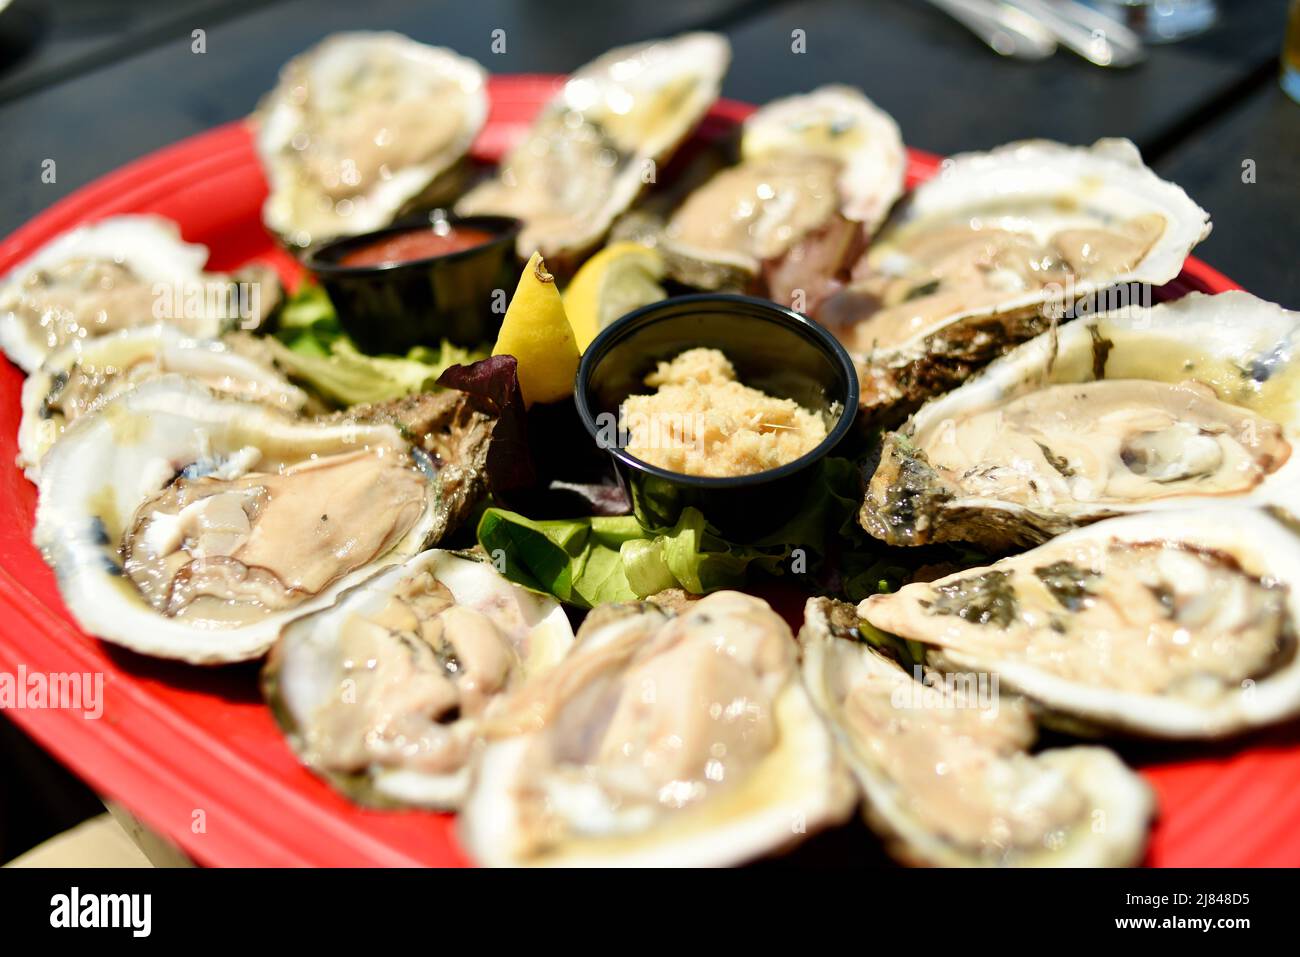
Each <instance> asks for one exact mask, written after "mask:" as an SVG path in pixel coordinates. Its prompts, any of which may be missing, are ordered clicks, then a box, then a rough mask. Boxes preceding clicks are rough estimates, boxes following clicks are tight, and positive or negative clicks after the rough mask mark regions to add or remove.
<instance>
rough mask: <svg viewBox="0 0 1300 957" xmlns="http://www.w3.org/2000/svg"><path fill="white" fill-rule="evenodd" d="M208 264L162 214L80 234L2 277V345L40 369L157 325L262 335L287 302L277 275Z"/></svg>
mask: <svg viewBox="0 0 1300 957" xmlns="http://www.w3.org/2000/svg"><path fill="white" fill-rule="evenodd" d="M207 261H208V249H207V247H206V246H201V245H198V244H197V243H187V242H184V241H183V240H182V239H181V236H180V230H179V229H178V228H177V227H176V224H175V223H173V222H171V221H170V220H167V219H163V218H161V217H159V216H136V215H131V216H114V217H110V218H109V219H104V220H101V221H99V222H97V223H93V224H91V225H89V226H81V227H78V228H77V229H74V230H72V231H71V232H67V233H64V234H63V235H61V236H59V237H58V238H56V239H54V240H51V241H50V242H49V243H47V244H46V245H45V246H42V247H41V248H40V249H39V250H37V251H36V252H35V253H34V254H33V255H32V256H30V257H29V258H28V259H26V260H24V261H23V262H21V263H19V264H18V265H17V266H16V267H14V269H13V270H12V271H11V272H10V273H9V274H8V275H7V276H5V277H4V278H3V279H0V348H3V349H4V351H5V353H6V354H7V355H8V356H9V358H10V360H12V361H13V362H14V363H15V364H16V365H18V366H20V367H21V368H22V370H23V371H24V372H32V371H34V370H35V369H36V368H38V367H39V366H40V364H41V363H42V362H44V361H45V359H46V358H47V357H48V356H49V355H50V354H51V353H53V352H56V351H57V350H59V349H62V348H64V347H65V346H68V345H70V344H72V343H75V342H85V341H87V340H89V339H93V338H95V337H98V336H104V335H108V334H110V333H114V332H120V331H121V330H123V329H130V328H135V327H138V326H145V325H152V324H154V323H157V322H165V323H167V324H168V325H172V326H175V327H176V328H178V329H180V330H181V331H183V332H185V333H186V334H188V335H191V336H196V337H198V338H202V339H212V338H215V337H216V336H218V335H220V334H221V333H222V332H224V331H226V330H227V329H232V328H235V327H239V328H242V329H253V328H255V327H257V326H258V325H260V324H261V322H262V321H263V320H264V319H265V318H266V316H267V315H268V314H269V313H270V312H271V311H272V310H273V309H274V308H275V306H276V305H277V304H278V303H279V300H280V285H279V282H278V280H277V279H275V277H274V275H273V274H272V273H271V272H270V270H268V269H265V268H262V267H253V268H251V269H248V270H244V271H241V272H240V273H237V274H234V275H225V274H221V273H206V272H204V271H203V267H204V264H205V263H206V262H207Z"/></svg>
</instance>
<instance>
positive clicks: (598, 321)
mask: <svg viewBox="0 0 1300 957" xmlns="http://www.w3.org/2000/svg"><path fill="white" fill-rule="evenodd" d="M663 278H664V262H663V257H662V256H660V255H659V253H658V251H657V250H654V249H651V248H649V247H648V246H642V245H641V244H640V243H633V242H618V243H612V244H611V245H609V246H606V247H605V248H604V249H602V250H601V251H600V252H598V253H597V254H596V255H595V256H592V257H591V259H589V260H587V262H586V263H585V264H584V265H583V267H582V268H581V269H579V270H578V274H577V275H576V276H574V277H573V281H572V282H571V283H569V288H568V289H566V290H565V292H564V311H565V312H566V313H567V314H568V316H569V322H570V323H571V324H572V325H573V334H574V336H576V337H577V341H578V351H579V352H583V351H585V350H586V348H587V346H589V345H590V344H591V340H592V339H594V338H596V333H598V332H600V330H602V329H604V328H605V327H606V326H607V325H609V324H610V323H611V322H613V321H614V320H615V319H617V318H619V317H620V316H623V315H626V314H627V313H629V312H631V311H632V310H633V309H639V308H640V307H641V306H648V305H649V304H650V303H652V302H658V301H659V300H660V299H663V298H664V297H665V296H666V295H667V293H665V292H664V290H663V287H662V286H660V285H659V283H660V281H661V280H662V279H663Z"/></svg>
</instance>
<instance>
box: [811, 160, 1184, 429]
mask: <svg viewBox="0 0 1300 957" xmlns="http://www.w3.org/2000/svg"><path fill="white" fill-rule="evenodd" d="M1209 231H1210V226H1209V216H1208V214H1207V213H1206V212H1205V211H1204V210H1203V209H1201V208H1200V207H1199V206H1197V205H1196V204H1195V203H1194V202H1192V200H1191V199H1189V198H1188V196H1187V194H1186V193H1184V192H1183V190H1181V189H1180V188H1179V187H1177V186H1175V185H1174V184H1172V183H1168V182H1165V181H1164V180H1161V179H1160V178H1159V177H1157V176H1156V175H1155V173H1153V172H1152V171H1151V170H1150V169H1148V168H1147V167H1146V166H1144V165H1143V163H1142V159H1141V156H1140V155H1139V154H1138V151H1137V148H1136V147H1135V146H1134V145H1133V144H1132V143H1130V142H1129V141H1128V140H1115V139H1111V140H1099V141H1098V142H1097V143H1095V144H1094V145H1093V146H1091V147H1088V148H1082V147H1070V146H1064V145H1062V144H1060V143H1053V142H1049V141H1046V140H1029V141H1025V142H1020V143H1011V144H1009V145H1007V146H1003V147H1000V148H998V149H995V150H992V151H990V152H988V153H965V154H962V155H959V156H956V157H953V158H951V159H949V160H947V161H945V163H944V167H943V170H942V172H941V173H940V174H939V175H938V176H937V177H935V178H934V179H932V180H930V181H929V182H927V183H925V184H923V185H921V186H920V187H918V188H917V189H916V190H915V192H913V193H912V195H911V197H910V198H909V199H908V201H907V202H906V203H905V204H903V205H902V206H901V207H900V208H899V210H898V212H897V214H896V215H895V216H894V217H893V218H892V219H891V220H890V222H888V223H887V224H886V225H885V227H884V229H883V230H882V231H881V232H880V234H879V235H878V236H877V237H876V238H875V240H874V241H873V242H872V244H871V248H870V249H868V251H867V254H866V255H865V256H864V257H863V259H862V260H860V261H859V262H858V263H857V264H856V265H855V266H854V268H853V279H852V281H851V283H850V284H849V286H848V287H847V288H846V289H844V290H841V291H840V292H838V293H837V294H836V295H834V296H832V297H831V298H830V299H828V300H827V301H826V302H825V303H824V304H823V305H822V306H821V307H820V308H819V309H818V310H817V318H818V319H819V320H821V321H822V322H823V323H824V324H825V325H827V326H828V327H830V328H832V329H834V330H835V331H836V334H837V335H838V336H839V337H840V338H841V339H842V340H843V341H844V343H845V345H847V346H848V347H849V348H850V350H851V351H853V352H854V353H855V359H856V360H857V362H858V364H859V368H860V372H861V375H862V380H863V388H862V404H863V407H864V408H865V409H867V410H868V411H869V412H871V413H873V414H881V415H885V416H886V417H888V416H889V415H894V416H900V415H901V414H906V413H907V412H909V411H911V409H913V408H915V406H916V404H917V403H918V402H920V401H922V400H924V399H925V398H927V397H929V396H931V395H934V394H936V393H938V392H942V391H944V390H945V389H949V388H951V387H953V386H955V385H957V384H958V383H959V382H960V381H961V380H962V379H964V378H966V376H968V375H969V374H970V373H971V372H972V371H973V370H975V369H977V368H979V367H980V366H981V365H983V364H984V363H986V362H988V361H989V360H991V359H993V358H995V357H996V356H998V355H999V354H1001V353H1002V352H1004V351H1005V350H1006V349H1007V348H1009V347H1011V346H1014V345H1015V344H1016V343H1018V342H1023V341H1024V340H1026V339H1029V338H1032V337H1033V336H1035V335H1038V334H1039V333H1041V332H1043V331H1045V330H1046V329H1047V328H1048V327H1049V326H1050V325H1051V324H1052V323H1053V322H1054V321H1055V320H1057V319H1059V318H1062V317H1065V316H1067V315H1068V314H1069V313H1070V311H1071V309H1072V308H1073V307H1074V304H1075V303H1076V302H1078V301H1079V300H1081V299H1084V298H1085V297H1089V296H1091V295H1093V294H1094V293H1097V292H1098V291H1100V290H1104V289H1107V288H1109V287H1112V286H1117V285H1122V284H1129V283H1150V284H1160V283H1164V282H1168V281H1169V280H1171V279H1173V278H1174V277H1175V276H1177V275H1178V273H1179V271H1180V270H1181V269H1182V265H1183V261H1184V260H1185V259H1186V258H1187V254H1188V253H1189V252H1190V251H1191V249H1192V248H1193V247H1194V246H1195V245H1196V244H1197V243H1198V242H1200V241H1201V240H1202V239H1204V238H1205V237H1206V236H1207V235H1208V234H1209Z"/></svg>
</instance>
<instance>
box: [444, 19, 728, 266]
mask: <svg viewBox="0 0 1300 957" xmlns="http://www.w3.org/2000/svg"><path fill="white" fill-rule="evenodd" d="M730 60H731V48H730V45H729V44H728V43H727V40H726V38H724V37H722V36H720V35H719V34H716V33H687V34H683V35H682V36H678V37H674V38H672V39H670V40H654V41H651V42H649V43H639V44H634V45H632V46H625V47H619V48H617V49H615V50H611V51H609V52H608V53H606V54H604V55H603V56H601V57H599V58H597V59H596V60H593V61H592V62H591V63H589V64H587V65H586V66H584V67H583V68H582V69H580V70H578V71H577V72H576V73H574V74H573V75H572V76H571V77H569V79H568V80H567V82H565V84H564V87H563V89H561V90H560V92H559V93H557V94H556V95H555V96H554V97H553V98H552V99H551V100H550V102H548V103H547V104H546V106H544V107H543V108H542V112H541V114H540V115H539V116H538V118H537V119H536V120H535V121H534V122H533V125H532V128H531V129H530V130H529V132H528V135H527V136H526V137H525V138H524V140H523V142H521V143H520V144H519V145H518V146H516V147H515V148H514V149H512V150H511V151H510V153H509V155H507V156H506V158H505V160H504V161H503V162H502V164H501V168H500V170H499V171H498V173H497V175H496V176H495V177H494V178H492V179H490V180H488V181H486V182H484V183H482V184H480V185H479V186H477V187H475V188H474V189H473V190H471V191H470V192H469V193H468V194H467V195H466V196H464V197H463V198H462V199H461V200H460V202H459V203H457V204H456V212H457V213H460V214H461V215H475V214H485V213H490V214H497V215H504V216H514V217H517V218H518V219H521V220H523V221H524V228H523V231H522V232H521V233H520V234H519V240H518V251H519V255H520V257H521V258H523V259H527V258H528V257H529V256H531V255H532V254H533V253H534V252H536V251H540V252H541V254H542V256H543V257H544V258H545V259H546V262H547V264H548V265H550V266H551V267H552V268H553V269H561V270H568V269H570V268H572V267H573V266H574V265H576V263H577V261H579V260H580V259H581V257H582V256H584V255H585V254H586V253H587V252H589V251H590V250H591V249H592V248H593V247H595V246H596V245H597V244H598V243H599V242H600V241H601V239H602V238H603V237H604V236H605V234H606V233H607V232H608V231H609V228H610V226H611V225H612V224H613V222H614V219H615V218H616V217H617V216H618V215H619V214H621V213H622V212H623V211H625V210H626V209H627V208H628V207H629V206H631V205H632V202H633V201H634V200H635V199H636V198H637V197H638V196H639V195H640V194H641V192H642V191H643V190H644V189H645V187H646V186H647V185H648V184H649V183H652V182H654V179H655V174H656V167H657V166H658V165H660V164H662V163H664V162H666V161H667V160H668V158H669V157H670V156H671V155H672V153H673V152H674V150H676V148H677V147H678V145H679V144H680V143H681V142H682V141H683V140H684V139H686V137H687V136H688V135H689V134H690V132H691V130H693V129H694V128H695V125H696V124H697V123H698V122H699V121H700V119H702V118H703V116H704V114H705V113H706V112H707V111H708V109H709V107H710V106H712V105H713V102H714V100H716V99H717V96H718V90H719V88H720V86H721V84H722V76H723V74H724V73H725V72H726V70H727V65H728V63H729V62H730Z"/></svg>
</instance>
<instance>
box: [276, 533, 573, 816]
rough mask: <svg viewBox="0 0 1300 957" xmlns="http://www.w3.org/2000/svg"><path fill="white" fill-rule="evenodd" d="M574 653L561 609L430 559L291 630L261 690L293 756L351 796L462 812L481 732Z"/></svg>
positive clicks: (456, 561) (466, 562) (396, 570)
mask: <svg viewBox="0 0 1300 957" xmlns="http://www.w3.org/2000/svg"><path fill="white" fill-rule="evenodd" d="M572 644H573V631H572V629H571V628H570V627H569V621H568V618H566V617H565V614H564V611H563V609H561V608H560V606H559V604H558V603H557V602H555V601H554V600H553V599H551V598H548V597H543V596H539V595H536V594H534V593H533V592H530V591H528V590H526V589H524V588H522V587H520V586H518V585H515V584H512V583H511V582H509V581H507V580H506V579H505V578H504V577H502V576H501V575H500V574H499V573H498V572H497V571H496V569H494V568H493V567H492V565H491V564H489V563H487V562H485V561H482V560H476V559H474V558H473V557H461V556H458V555H455V554H453V553H451V552H446V551H441V550H433V551H427V552H423V553H421V554H419V555H417V556H416V557H415V558H412V559H410V560H409V561H407V562H404V563H403V564H401V565H395V566H391V567H389V568H387V569H385V570H383V571H381V572H379V573H377V574H376V575H374V576H373V577H372V578H370V579H369V580H367V581H366V582H364V583H363V584H361V585H359V586H357V587H356V588H354V589H352V590H350V591H348V592H347V593H345V594H344V595H343V596H342V597H341V598H340V599H339V601H338V602H337V603H336V604H335V605H333V606H331V607H329V608H326V609H323V610H321V611H318V612H314V613H313V614H310V615H307V616H305V617H303V618H299V619H297V620H296V621H293V622H292V623H290V624H289V625H288V626H286V627H285V629H284V631H283V633H282V634H281V636H280V640H279V641H278V642H277V643H276V645H275V647H274V648H273V649H272V651H271V655H270V658H269V660H268V662H267V666H266V669H265V671H264V672H263V688H264V690H265V692H266V696H267V700H268V701H269V702H270V703H271V706H272V709H273V710H274V711H275V713H276V716H277V718H278V719H279V720H280V723H281V725H282V726H283V727H284V729H285V731H286V733H287V734H288V736H289V740H290V742H291V743H292V744H293V747H294V750H295V751H297V753H298V754H299V755H300V756H301V758H302V759H303V761H304V762H305V763H306V764H307V765H308V766H309V767H311V768H312V769H314V770H315V771H317V772H318V773H320V774H322V775H324V776H325V777H326V778H328V779H329V780H330V781H331V782H332V783H334V784H335V785H336V786H337V787H339V788H340V789H341V790H343V791H344V792H345V793H347V794H349V795H350V796H352V797H354V798H357V799H359V800H362V801H364V802H366V803H373V804H414V805H420V806H427V807H437V808H455V807H457V806H458V805H459V804H460V802H461V801H462V800H463V799H464V796H465V792H466V789H467V787H468V785H469V775H470V764H471V761H472V759H473V757H474V756H475V753H476V751H477V750H478V747H479V745H480V744H481V739H480V736H479V733H478V728H479V725H480V722H481V721H482V720H483V719H484V717H485V716H486V715H488V714H489V713H490V712H491V710H492V709H493V708H494V707H496V706H497V705H499V704H500V701H501V699H502V696H504V695H506V694H509V693H511V692H513V691H516V690H518V689H519V688H520V687H521V686H522V685H523V684H524V682H526V681H527V680H529V679H531V678H535V677H537V676H538V675H540V674H542V673H544V672H545V671H546V670H547V669H549V668H551V667H553V666H554V665H555V664H556V662H558V661H559V660H560V659H561V658H563V657H564V655H565V653H566V652H567V651H568V650H569V647H570V646H571V645H572Z"/></svg>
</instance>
